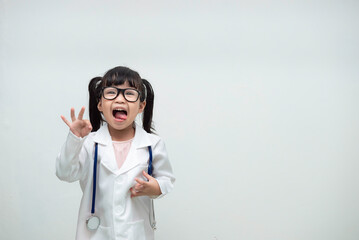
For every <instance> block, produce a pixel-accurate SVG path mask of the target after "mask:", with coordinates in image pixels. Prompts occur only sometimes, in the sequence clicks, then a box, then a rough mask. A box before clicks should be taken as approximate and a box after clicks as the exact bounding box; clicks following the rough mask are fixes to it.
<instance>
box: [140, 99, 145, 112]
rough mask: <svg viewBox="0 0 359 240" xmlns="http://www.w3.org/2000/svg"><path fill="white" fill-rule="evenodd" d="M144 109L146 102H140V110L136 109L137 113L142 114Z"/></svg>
mask: <svg viewBox="0 0 359 240" xmlns="http://www.w3.org/2000/svg"><path fill="white" fill-rule="evenodd" d="M145 107H146V101H143V102H140V108H139V109H138V113H141V112H143V110H145Z"/></svg>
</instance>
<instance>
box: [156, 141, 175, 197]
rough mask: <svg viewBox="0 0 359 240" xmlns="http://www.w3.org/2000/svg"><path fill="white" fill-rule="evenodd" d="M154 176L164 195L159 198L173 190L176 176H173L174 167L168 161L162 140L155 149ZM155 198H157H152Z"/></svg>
mask: <svg viewBox="0 0 359 240" xmlns="http://www.w3.org/2000/svg"><path fill="white" fill-rule="evenodd" d="M152 165H153V174H152V176H153V177H154V178H155V179H156V180H157V182H158V184H159V186H160V189H161V192H162V194H161V195H159V196H157V198H161V197H163V196H164V195H166V194H167V193H169V192H170V191H172V189H173V184H174V182H175V176H174V175H173V171H172V166H171V164H170V162H169V160H168V155H167V151H166V147H165V144H164V142H163V141H162V140H160V141H159V142H158V143H157V144H156V145H155V146H154V149H153V162H152ZM152 198H155V197H152Z"/></svg>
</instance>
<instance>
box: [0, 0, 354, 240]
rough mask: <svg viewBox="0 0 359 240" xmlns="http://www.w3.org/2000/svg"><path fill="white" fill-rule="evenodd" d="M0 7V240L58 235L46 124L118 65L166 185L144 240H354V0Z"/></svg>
mask: <svg viewBox="0 0 359 240" xmlns="http://www.w3.org/2000/svg"><path fill="white" fill-rule="evenodd" d="M0 3H1V5H0V34H1V42H0V43H1V45H0V47H1V48H0V54H1V55H0V61H1V65H0V66H1V69H0V74H1V75H0V81H1V82H0V83H1V84H0V114H1V115H0V116H1V117H0V125H1V129H2V131H1V137H0V140H1V142H0V143H1V160H0V171H1V174H0V197H1V198H0V208H1V213H0V235H1V236H0V238H1V239H6V240H9V239H29V240H32V239H34V240H38V239H51V240H62V239H73V238H74V235H75V229H76V221H77V212H78V207H79V202H80V198H81V190H80V187H79V184H78V183H72V184H69V183H65V182H61V181H60V180H58V179H57V178H56V176H55V158H56V156H57V153H58V152H59V150H60V148H61V146H62V144H63V142H64V141H65V138H66V136H67V132H68V129H67V126H66V125H65V124H64V123H63V122H62V121H61V119H60V115H61V114H64V115H66V116H69V111H70V108H71V107H72V106H73V107H75V108H76V109H77V110H79V109H80V107H81V106H83V105H85V106H87V98H88V94H87V84H88V82H89V80H90V79H91V78H92V77H95V76H102V75H103V74H104V73H105V72H106V71H107V70H108V69H110V68H112V67H115V66H118V65H124V66H128V67H130V68H132V69H134V70H137V71H138V72H139V73H140V74H141V76H142V77H143V78H147V79H148V80H149V81H150V82H151V83H152V84H153V87H154V89H155V94H156V98H155V100H156V102H155V117H154V120H155V126H156V128H157V132H158V134H159V135H160V136H161V137H162V138H163V139H164V140H165V141H166V145H167V148H168V151H169V155H170V158H171V162H172V165H173V168H174V171H175V174H176V177H177V182H176V187H175V190H174V191H173V192H172V193H170V194H169V195H168V196H167V197H165V198H163V199H161V200H158V201H156V212H157V218H158V230H157V232H156V234H157V239H158V240H168V239H171V240H183V239H188V240H192V239H193V240H201V239H203V240H232V239H233V240H237V239H244V240H282V239H283V240H297V239H303V240H304V239H305V240H318V239H320V240H321V239H323V240H338V239H340V240H354V239H358V237H359V204H358V202H359V176H358V174H357V172H358V170H359V161H358V160H359V159H358V158H359V147H358V145H359V126H358V123H359V108H358V101H359V82H358V80H359V79H358V77H359V70H358V69H359V67H358V63H359V48H358V43H359V14H358V13H359V2H358V1H348V0H345V1H343V0H340V1H339V0H338V1H301V0H296V1H259V0H254V1H253V0H252V1H250V0H247V1H137V0H132V1H120V0H118V1H114V0H105V1H100V0H98V1H94V0H93V1H89V0H86V1H85V0H81V1H79V0H71V1H70V0H62V1H45V0H43V1H41V0H32V1H25V0H23V1H21V0H11V1H10V0H1V1H0Z"/></svg>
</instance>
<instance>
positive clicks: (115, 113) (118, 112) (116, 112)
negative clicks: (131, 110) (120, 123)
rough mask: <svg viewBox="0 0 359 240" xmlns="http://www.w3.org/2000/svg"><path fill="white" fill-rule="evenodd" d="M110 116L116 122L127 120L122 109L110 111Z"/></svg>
mask: <svg viewBox="0 0 359 240" xmlns="http://www.w3.org/2000/svg"><path fill="white" fill-rule="evenodd" d="M112 115H113V116H114V117H115V119H116V120H126V119H127V111H126V110H124V109H114V110H113V111H112Z"/></svg>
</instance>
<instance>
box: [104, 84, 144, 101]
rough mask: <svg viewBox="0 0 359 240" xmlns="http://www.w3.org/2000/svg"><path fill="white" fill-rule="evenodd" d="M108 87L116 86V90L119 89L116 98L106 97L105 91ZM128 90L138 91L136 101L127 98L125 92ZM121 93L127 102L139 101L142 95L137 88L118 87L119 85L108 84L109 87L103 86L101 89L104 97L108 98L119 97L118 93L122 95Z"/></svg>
mask: <svg viewBox="0 0 359 240" xmlns="http://www.w3.org/2000/svg"><path fill="white" fill-rule="evenodd" d="M106 88H114V89H116V90H117V94H116V96H115V97H114V98H111V99H109V98H105V92H104V90H105V89H106ZM126 90H133V91H136V92H137V93H138V95H137V98H136V101H129V100H127V98H126V96H125V94H124V93H125V91H126ZM121 93H122V96H123V98H124V99H125V100H126V101H127V102H137V100H138V99H139V98H140V96H141V92H140V91H138V90H137V89H135V88H117V87H112V86H108V87H103V88H102V90H101V95H102V97H103V98H104V99H106V100H114V99H116V98H117V97H118V95H120V94H121Z"/></svg>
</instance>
